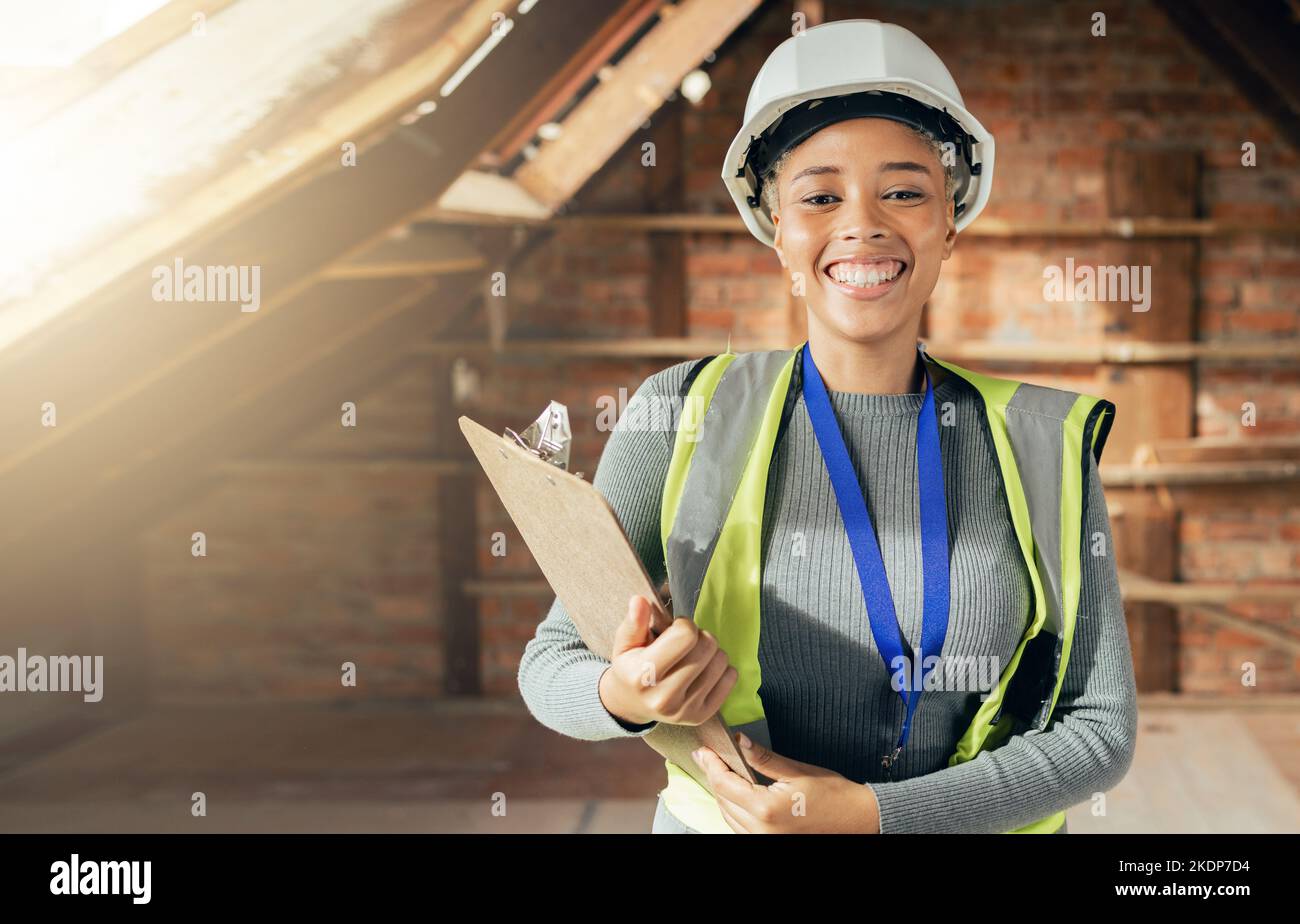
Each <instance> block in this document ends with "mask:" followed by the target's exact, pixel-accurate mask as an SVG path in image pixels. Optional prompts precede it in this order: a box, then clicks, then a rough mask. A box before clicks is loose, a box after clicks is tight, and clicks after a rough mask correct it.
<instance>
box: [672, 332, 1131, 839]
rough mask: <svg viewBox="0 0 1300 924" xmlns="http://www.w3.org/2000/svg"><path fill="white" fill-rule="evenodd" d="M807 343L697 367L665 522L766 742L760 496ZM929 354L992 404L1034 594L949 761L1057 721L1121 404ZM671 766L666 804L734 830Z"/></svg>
mask: <svg viewBox="0 0 1300 924" xmlns="http://www.w3.org/2000/svg"><path fill="white" fill-rule="evenodd" d="M801 349H802V344H801V345H800V347H797V348H795V349H794V350H770V351H760V352H752V353H732V352H727V353H723V354H721V355H719V356H714V357H706V358H705V359H702V360H700V362H699V363H697V364H696V365H695V366H694V367H693V368H692V370H691V373H690V375H689V376H688V377H687V380H686V382H685V384H684V385H683V394H682V397H683V398H684V401H683V403H682V413H681V418H680V422H679V425H678V428H677V436H676V441H675V443H674V446H673V455H672V459H671V461H670V463H669V467H668V475H667V478H666V480H665V482H664V492H663V506H662V516H661V523H660V528H661V535H662V541H663V546H664V562H665V563H666V565H667V570H668V580H669V586H670V590H671V593H672V599H673V609H674V614H675V615H690V616H692V618H693V619H694V621H695V623H696V624H697V625H698V626H699V627H700V628H701V629H706V630H708V631H709V632H711V633H713V634H714V635H715V636H716V637H717V639H718V643H719V645H720V646H721V648H722V649H723V650H724V651H725V652H726V653H727V658H728V660H729V661H730V662H731V664H732V665H733V666H734V667H735V668H736V671H737V673H738V675H739V676H738V679H737V682H736V685H735V687H734V688H733V689H732V691H731V693H730V694H729V695H728V697H727V699H726V702H724V703H723V706H722V710H721V711H722V718H723V720H724V721H726V723H727V724H728V725H729V726H730V727H731V729H732V730H733V732H734V731H737V730H739V731H744V732H745V733H746V734H747V735H749V737H750V738H751V739H753V740H755V741H759V742H761V743H763V744H765V745H767V744H769V743H770V738H769V736H768V733H767V719H766V716H765V714H764V712H763V702H762V699H761V698H760V696H759V688H760V686H761V685H762V677H761V674H760V669H759V662H758V637H759V627H760V614H759V596H760V589H761V586H762V561H761V558H762V547H761V543H762V535H763V505H764V500H765V498H766V493H767V478H768V468H769V465H770V462H771V458H772V452H773V450H774V448H775V446H776V440H777V436H778V434H779V432H780V429H781V423H782V416H783V413H784V412H785V411H786V409H787V403H788V402H789V401H790V399H791V398H792V397H794V389H795V388H798V387H799V385H798V384H797V382H798V374H797V372H796V367H797V366H798V363H797V362H796V359H797V358H798V357H799V356H800V350H801ZM919 350H920V355H921V357H922V359H923V360H924V361H925V362H927V363H930V364H936V363H937V364H938V365H939V366H942V367H943V368H944V369H946V370H948V371H949V372H951V373H953V374H955V375H957V376H959V377H960V378H962V379H964V380H965V381H967V382H969V383H970V384H971V385H972V386H974V388H975V389H976V391H978V392H979V394H980V395H981V396H982V397H983V399H984V406H985V410H986V412H987V417H988V424H989V430H990V432H991V434H992V437H993V445H994V447H995V449H996V452H997V458H998V464H999V468H1000V470H1001V473H1002V481H1003V485H1004V487H1005V489H1006V491H1005V494H1006V498H1007V502H1008V504H1009V507H1010V514H1011V521H1012V524H1013V525H1014V528H1015V532H1016V537H1017V539H1018V541H1019V546H1020V551H1021V554H1022V555H1023V556H1024V560H1025V564H1026V566H1027V567H1028V570H1029V576H1030V582H1031V584H1032V587H1033V598H1034V605H1033V612H1032V614H1031V616H1030V619H1029V623H1028V626H1027V628H1026V630H1025V634H1024V636H1023V637H1022V638H1021V641H1020V644H1019V645H1018V646H1017V648H1016V651H1015V654H1014V655H1013V656H1012V658H1011V661H1010V663H1009V664H1008V665H1007V666H1006V668H1005V669H1004V670H1003V672H1002V674H1001V676H1000V677H999V680H998V685H997V688H996V689H995V690H992V691H990V693H989V696H988V698H987V699H986V700H985V701H984V702H982V703H981V704H980V708H979V709H978V710H977V711H976V713H975V717H974V718H973V719H972V721H971V724H970V727H969V728H968V729H967V730H966V733H965V734H964V735H963V736H962V737H961V740H960V741H958V742H957V747H956V749H955V751H954V753H953V755H952V756H951V757H950V758H949V761H948V765H949V766H950V767H951V766H955V765H957V764H959V763H962V762H964V761H968V760H971V759H972V758H974V757H975V755H977V754H978V753H979V752H980V751H983V750H992V749H994V748H996V747H998V746H1000V745H1001V744H1003V743H1004V742H1005V741H1006V740H1007V738H1008V737H1010V736H1011V735H1013V734H1018V733H1022V732H1024V731H1027V730H1030V729H1037V730H1040V731H1041V730H1043V729H1045V728H1046V727H1047V724H1048V722H1049V721H1050V719H1051V715H1052V710H1053V709H1054V708H1055V706H1056V700H1057V697H1058V695H1059V694H1060V690H1061V683H1062V681H1063V679H1064V677H1065V670H1066V666H1067V665H1068V663H1069V660H1070V643H1071V640H1072V638H1073V635H1074V625H1075V617H1076V614H1077V612H1078V604H1079V589H1080V582H1081V572H1082V546H1083V537H1082V532H1083V491H1084V472H1085V465H1086V462H1087V459H1086V456H1085V452H1087V451H1088V450H1091V453H1092V455H1093V458H1094V459H1095V460H1096V461H1097V462H1100V461H1101V452H1102V448H1103V446H1104V445H1105V441H1106V436H1107V434H1108V433H1109V431H1110V425H1111V422H1112V420H1113V418H1114V412H1115V406H1114V404H1112V403H1111V402H1109V401H1107V400H1105V399H1104V398H1098V397H1095V396H1092V395H1085V394H1079V393H1076V392H1071V391H1065V390H1063V389H1058V388H1048V387H1045V386H1042V385H1033V384H1030V383H1028V382H1019V381H1015V380H1012V379H1001V378H994V377H992V376H987V375H981V374H979V373H976V372H972V371H970V370H968V369H963V368H961V367H960V366H955V365H953V364H952V363H947V362H943V361H941V360H937V359H934V358H933V357H931V356H930V355H929V354H928V353H926V352H925V349H924V348H923V347H919ZM723 614H726V616H727V618H726V619H723V618H722V617H723ZM1022 664H1023V665H1024V668H1023V669H1020V668H1021V665H1022ZM665 766H666V769H667V771H668V783H667V786H666V787H665V788H664V789H663V790H662V792H661V796H662V797H663V799H664V803H665V805H666V807H667V808H668V811H669V812H671V813H672V814H673V816H674V817H676V818H677V819H678V820H679V821H681V822H682V823H683V824H685V825H686V826H688V827H690V828H693V829H694V830H696V831H700V832H704V833H720V834H730V833H732V829H731V827H730V826H729V825H728V824H727V823H726V820H725V819H724V818H723V817H722V813H721V812H720V811H719V809H718V806H717V802H716V801H715V800H714V798H713V796H712V795H710V793H709V791H708V790H707V789H706V788H705V787H704V785H702V784H703V783H704V782H705V777H704V775H703V772H702V771H701V770H700V769H699V768H697V767H694V766H692V767H689V768H686V767H679V766H678V765H676V764H674V763H673V762H672V761H665ZM1064 824H1065V812H1064V811H1059V812H1056V813H1055V814H1053V815H1050V816H1048V817H1047V818H1043V819H1041V820H1039V821H1036V822H1033V823H1031V824H1028V825H1026V826H1024V827H1022V828H1018V829H1016V830H1015V831H1012V832H1008V833H1012V834H1048V833H1055V832H1056V831H1058V830H1060V829H1061V828H1062V826H1063V825H1064Z"/></svg>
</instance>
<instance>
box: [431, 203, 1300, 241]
mask: <svg viewBox="0 0 1300 924" xmlns="http://www.w3.org/2000/svg"><path fill="white" fill-rule="evenodd" d="M422 217H424V218H426V219H428V220H430V221H438V222H443V223H446V224H523V223H526V221H527V219H509V218H502V217H499V216H490V215H476V214H473V213H472V212H457V211H454V210H448V209H436V208H435V209H430V210H428V211H427V212H426V213H425V214H424V215H423V216H422ZM535 220H536V221H541V220H542V219H535ZM549 222H550V223H552V224H556V225H572V226H576V227H584V228H600V229H602V230H610V231H627V232H630V233H634V232H640V231H676V232H679V233H682V234H745V235H747V234H749V229H748V228H746V227H745V225H744V222H742V221H741V220H740V217H739V216H738V215H735V214H734V213H731V212H727V213H719V214H710V213H695V212H682V213H678V214H674V215H654V214H647V213H640V212H623V213H605V214H601V213H585V214H569V215H557V216H556V217H554V218H552V219H549ZM1243 234H1249V235H1265V236H1280V237H1294V236H1295V235H1297V234H1300V222H1296V221H1285V220H1281V221H1258V222H1256V221H1228V220H1222V219H1205V218H1189V219H1162V218H1112V219H1103V220H1098V221H1053V222H1047V221H1011V220H1006V219H999V218H991V217H987V216H983V217H981V218H980V220H979V221H977V222H975V223H974V224H973V225H971V226H970V227H969V228H967V229H966V230H965V231H963V232H962V237H964V238H966V237H970V238H999V239H1003V238H1080V239H1091V238H1101V239H1105V238H1119V239H1121V240H1131V239H1141V238H1207V237H1215V238H1218V237H1234V236H1238V235H1243Z"/></svg>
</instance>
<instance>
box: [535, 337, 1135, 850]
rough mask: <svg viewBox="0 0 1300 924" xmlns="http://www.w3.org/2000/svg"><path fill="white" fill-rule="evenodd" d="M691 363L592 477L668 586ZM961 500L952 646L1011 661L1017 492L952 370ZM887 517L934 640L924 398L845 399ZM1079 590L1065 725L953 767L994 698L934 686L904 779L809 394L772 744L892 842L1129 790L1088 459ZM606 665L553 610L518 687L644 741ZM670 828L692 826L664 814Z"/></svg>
mask: <svg viewBox="0 0 1300 924" xmlns="http://www.w3.org/2000/svg"><path fill="white" fill-rule="evenodd" d="M692 363H693V361H688V362H682V363H678V364H676V365H674V366H671V367H669V368H667V369H664V370H663V371H661V372H658V373H656V374H654V375H652V376H650V377H649V378H647V379H646V380H645V382H643V383H642V385H641V387H640V388H639V389H638V390H637V392H636V395H635V396H634V398H633V400H632V401H631V402H630V403H629V405H628V408H627V411H626V412H625V414H624V416H623V417H622V418H621V419H620V421H619V423H618V425H617V426H616V427H615V428H614V429H613V430H612V431H611V432H610V436H609V439H608V441H607V442H606V444H605V448H604V451H603V454H602V455H601V459H600V463H599V466H598V468H597V471H596V473H595V475H594V477H593V483H594V484H595V486H596V487H597V488H598V489H599V490H600V491H601V493H602V494H603V495H604V496H605V497H606V498H607V499H608V500H609V502H610V505H611V506H612V507H613V508H614V511H615V512H616V513H617V515H618V517H619V520H620V521H621V523H622V524H623V528H624V530H625V531H626V533H627V535H628V538H629V539H630V540H631V542H632V544H633V546H634V547H635V548H636V550H637V552H638V554H639V555H640V557H641V560H642V562H644V564H645V567H646V571H647V572H648V573H649V575H650V577H651V579H652V580H653V581H654V582H655V584H656V586H658V584H660V583H661V582H662V581H663V580H664V579H665V570H664V562H663V549H662V545H661V541H660V535H659V512H660V496H661V494H662V492H663V484H664V478H665V476H666V473H667V470H668V461H669V458H670V456H671V452H672V441H673V428H674V426H675V418H674V417H673V416H672V414H671V411H669V410H668V407H669V406H670V405H669V403H668V402H671V399H672V398H673V397H674V396H676V395H677V393H678V389H679V387H680V385H681V384H682V382H683V381H684V380H685V377H686V374H687V372H688V371H689V370H690V368H691V366H692ZM935 397H936V401H937V405H936V410H937V411H938V412H939V414H940V420H941V421H942V420H944V416H943V414H944V404H945V403H946V402H951V403H952V409H953V411H954V412H955V414H954V416H952V417H951V418H950V420H951V421H952V424H951V425H948V426H941V427H940V428H939V430H940V432H939V442H940V452H941V455H942V459H943V471H944V482H945V488H946V492H947V502H948V522H949V543H950V548H951V610H950V617H949V625H948V633H947V637H946V639H945V642H944V646H943V651H942V654H943V655H944V656H945V657H952V656H954V655H974V656H984V657H988V656H992V657H994V658H996V659H997V661H996V663H997V664H998V665H1005V664H1006V663H1008V661H1009V659H1010V658H1011V656H1012V654H1013V653H1014V651H1015V649H1016V646H1017V644H1018V643H1019V641H1020V638H1021V636H1022V635H1023V633H1024V630H1025V628H1026V626H1027V621H1026V620H1027V618H1028V615H1027V614H1029V613H1030V604H1031V595H1032V591H1031V585H1030V582H1029V575H1028V572H1027V570H1026V567H1025V563H1024V559H1023V558H1022V557H1021V555H1020V552H1019V549H1018V546H1017V543H1016V538H1015V533H1014V530H1013V527H1012V524H1011V520H1010V516H1009V513H1008V511H1007V503H1006V500H1005V498H1004V496H1003V489H1002V485H1001V479H1000V478H999V476H998V463H997V460H996V458H995V456H994V454H993V449H992V446H991V444H990V442H989V437H988V424H987V420H986V419H985V417H984V408H983V402H982V399H981V398H980V396H979V394H978V392H976V391H975V390H974V389H973V388H972V387H971V386H970V385H969V384H967V383H966V382H965V381H963V380H962V379H960V378H958V377H957V376H954V375H949V376H947V377H946V378H945V379H944V380H943V381H942V382H941V383H940V384H939V385H938V386H937V388H936V391H935ZM830 398H831V403H832V406H833V407H834V409H835V413H836V417H837V418H838V419H839V421H840V425H841V429H842V431H843V433H844V439H845V442H846V444H847V447H848V449H849V453H850V455H851V457H852V458H853V460H854V464H855V465H856V467H857V469H858V474H859V477H860V479H861V483H862V487H863V492H864V495H865V496H866V499H867V507H868V510H869V511H870V514H871V521H872V523H873V524H874V525H875V528H876V531H877V536H878V540H879V543H880V548H881V554H882V556H883V558H884V562H885V571H886V574H887V576H888V578H889V585H890V588H891V590H892V593H893V597H894V604H895V609H896V611H897V613H898V618H899V623H900V626H901V627H902V631H903V633H904V635H905V637H906V638H907V639H908V641H909V643H911V644H913V645H915V643H916V642H917V641H918V640H919V638H920V633H921V616H922V593H921V569H920V561H921V535H920V530H919V527H918V513H917V510H918V497H917V484H916V448H915V447H916V440H915V435H916V416H917V411H918V410H919V409H920V406H921V401H922V395H921V394H920V393H916V394H859V393H851V392H835V391H832V392H830ZM1085 496H1086V499H1085V510H1084V517H1085V524H1086V532H1085V536H1087V537H1093V536H1095V535H1096V534H1098V533H1100V534H1102V536H1104V546H1102V548H1104V551H1105V554H1103V555H1093V554H1091V553H1092V548H1093V546H1094V543H1093V541H1092V539H1091V538H1089V541H1088V543H1087V545H1086V546H1085V549H1084V561H1083V587H1082V598H1081V601H1080V604H1079V618H1078V623H1077V626H1076V630H1075V635H1074V642H1073V648H1072V651H1071V654H1070V661H1069V666H1068V669H1067V671H1066V675H1065V681H1064V684H1063V687H1062V689H1061V693H1060V698H1059V699H1058V701H1057V705H1056V709H1055V712H1054V713H1053V718H1052V722H1051V724H1050V725H1049V726H1048V727H1047V728H1046V729H1045V730H1044V731H1042V732H1032V731H1031V732H1027V733H1025V734H1023V735H1015V736H1012V737H1011V738H1009V739H1008V740H1007V742H1005V743H1004V744H1003V746H1001V747H999V748H997V749H995V750H993V751H990V752H985V753H981V754H980V755H979V756H978V757H976V758H975V759H974V760H971V761H967V762H965V763H963V764H959V765H957V766H955V767H949V766H948V758H949V757H950V756H951V755H952V753H953V751H954V749H955V747H956V745H957V742H958V740H959V739H960V738H961V736H962V734H963V733H964V732H965V731H966V729H967V728H968V727H969V725H970V723H971V720H972V718H973V717H974V714H975V711H976V710H977V709H978V708H979V705H980V699H979V697H980V694H979V693H978V692H958V691H952V690H932V691H929V692H926V693H925V694H924V696H923V697H922V699H921V702H920V705H919V706H918V708H917V711H916V715H915V717H914V718H913V720H912V730H911V732H910V735H909V738H908V743H907V746H906V747H905V748H904V750H903V753H902V756H901V757H900V758H899V762H898V763H896V764H895V767H894V774H893V778H892V780H890V781H888V782H882V781H881V780H882V770H881V767H880V757H881V755H882V754H884V753H886V752H887V751H889V750H891V749H892V746H893V745H894V743H895V742H896V740H897V736H898V734H899V730H900V727H901V724H902V720H903V716H904V708H903V704H902V700H901V699H900V697H899V695H898V693H896V692H895V691H894V690H893V689H892V688H891V687H890V682H889V674H888V673H887V672H886V669H885V665H884V662H883V661H882V659H881V657H880V654H879V651H878V649H877V648H876V645H875V641H874V639H873V637H872V634H871V626H870V622H869V620H868V618H867V612H866V606H865V604H864V603H863V599H862V592H861V589H860V585H859V580H858V575H857V571H856V569H855V567H854V562H853V554H852V550H851V548H850V546H849V542H848V538H847V536H846V534H845V531H844V527H843V523H842V521H841V519H840V512H839V507H838V506H837V504H836V500H835V494H834V490H833V489H832V487H831V482H830V478H829V476H828V474H827V472H826V467H825V463H824V462H823V460H822V455H821V452H820V449H819V447H818V445H817V439H816V436H815V434H814V432H813V429H812V425H811V423H810V422H809V419H808V413H807V409H806V407H805V405H804V401H803V397H802V395H800V396H799V399H798V403H797V404H796V405H795V407H794V411H793V416H792V417H791V418H790V421H789V423H788V425H787V428H786V430H785V432H784V434H783V435H782V436H781V438H780V441H779V443H778V445H777V447H776V451H775V453H774V456H773V459H772V465H771V469H770V473H769V479H768V488H767V499H766V507H765V513H764V527H763V583H762V591H761V620H762V624H761V627H760V635H759V652H758V656H759V664H760V667H761V670H762V678H763V679H762V688H761V690H760V695H761V697H762V701H763V707H764V711H765V713H766V716H767V720H768V726H769V732H770V735H771V740H772V747H773V750H774V751H776V752H777V753H779V754H782V755H785V756H787V757H791V758H793V759H795V760H799V761H803V762H805V763H809V764H814V765H817V766H820V767H825V768H827V769H830V770H834V771H835V772H837V773H840V774H841V775H843V776H845V777H847V778H848V779H851V780H854V781H856V782H860V783H864V784H866V785H870V786H871V788H872V789H873V790H874V791H875V794H876V798H877V800H878V802H879V805H880V818H881V832H882V833H884V834H896V833H912V832H954V833H1000V832H1006V831H1011V830H1013V829H1015V828H1018V827H1021V826H1023V825H1026V824H1029V823H1031V822H1034V821H1037V820H1039V819H1041V818H1044V817H1046V816H1048V815H1051V814H1052V813H1054V812H1057V811H1060V810H1062V809H1065V808H1067V807H1069V806H1072V805H1076V804H1078V803H1080V802H1084V801H1087V800H1089V799H1091V798H1092V797H1093V796H1094V795H1095V794H1098V793H1101V792H1104V791H1106V790H1108V789H1110V788H1112V787H1113V786H1115V785H1116V784H1117V783H1118V782H1119V781H1120V779H1122V778H1123V776H1124V775H1125V773H1127V772H1128V768H1129V765H1130V763H1131V761H1132V757H1133V749H1134V743H1135V740H1136V736H1137V696H1136V688H1135V684H1134V677H1133V665H1132V659H1131V655H1130V651H1129V640H1128V630H1127V627H1126V625H1125V621H1124V610H1123V606H1122V603H1121V600H1120V592H1119V579H1118V575H1117V573H1116V564H1115V557H1114V554H1113V546H1112V543H1111V531H1110V522H1109V518H1108V515H1107V512H1106V504H1105V499H1104V497H1103V494H1102V488H1101V481H1100V479H1099V477H1098V475H1097V471H1096V466H1095V464H1092V463H1091V462H1090V463H1089V466H1088V474H1087V488H1086V492H1085ZM608 663H609V662H608V661H606V660H605V659H604V658H601V657H599V656H598V655H596V654H594V653H592V652H591V651H590V650H588V649H587V648H586V646H584V645H583V643H582V641H581V639H580V638H579V636H578V633H577V631H576V629H575V628H574V626H573V622H572V621H571V620H570V619H569V616H568V614H567V613H566V612H565V609H564V606H563V604H561V603H560V601H559V600H558V599H557V600H556V601H555V602H554V604H553V605H552V606H551V609H550V612H549V613H548V615H547V617H546V619H545V620H544V621H543V622H542V623H541V624H540V625H539V626H538V629H537V633H536V636H535V637H534V638H533V639H531V640H530V641H529V642H528V644H527V646H526V647H525V649H524V653H523V657H522V659H521V661H520V665H519V689H520V691H521V693H522V694H523V698H524V701H525V702H526V703H527V705H528V708H529V710H530V711H531V712H532V714H533V715H534V716H535V717H536V718H537V720H538V721H539V722H541V723H542V724H543V725H545V726H547V727H548V728H551V729H553V730H555V731H557V732H560V733H561V734H564V735H568V736H570V737H573V738H579V739H584V740H589V741H595V740H602V739H608V738H620V737H623V738H632V737H639V736H643V735H645V734H647V733H648V731H649V730H650V729H651V728H653V725H650V726H641V727H640V730H638V727H637V726H628V725H625V724H623V723H622V722H621V721H620V720H617V719H615V718H614V717H613V716H611V715H610V714H609V712H608V711H607V710H606V709H605V707H604V706H603V705H602V703H601V700H600V695H599V693H598V691H597V683H598V681H599V679H600V675H601V673H602V672H603V671H604V669H605V668H606V667H607V666H608ZM655 830H656V831H660V830H689V829H684V828H683V826H681V825H680V824H677V823H676V821H675V819H673V818H672V816H671V815H668V814H667V813H665V811H664V806H663V804H662V799H661V802H660V805H659V807H658V812H657V814H656V823H655Z"/></svg>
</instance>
